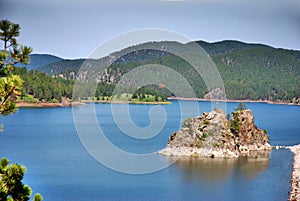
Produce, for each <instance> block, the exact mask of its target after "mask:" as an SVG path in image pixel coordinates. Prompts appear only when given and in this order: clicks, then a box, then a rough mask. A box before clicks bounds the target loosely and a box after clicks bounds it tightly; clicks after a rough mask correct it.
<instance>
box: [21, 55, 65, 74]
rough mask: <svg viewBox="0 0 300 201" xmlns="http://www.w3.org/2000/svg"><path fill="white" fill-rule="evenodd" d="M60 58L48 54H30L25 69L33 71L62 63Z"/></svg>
mask: <svg viewBox="0 0 300 201" xmlns="http://www.w3.org/2000/svg"><path fill="white" fill-rule="evenodd" d="M62 60H63V59H62V58H59V57H57V56H53V55H49V54H31V55H30V64H29V65H26V66H25V67H26V68H27V70H35V69H38V68H40V67H42V66H45V65H48V64H51V63H54V62H58V61H62ZM17 67H23V65H17Z"/></svg>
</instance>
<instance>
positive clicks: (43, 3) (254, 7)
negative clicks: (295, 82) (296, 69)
mask: <svg viewBox="0 0 300 201" xmlns="http://www.w3.org/2000/svg"><path fill="white" fill-rule="evenodd" d="M0 19H8V20H10V21H13V22H15V23H18V24H20V26H21V27H22V29H21V35H20V37H19V42H20V43H21V44H25V45H28V46H30V47H33V49H34V53H39V54H42V53H43V54H53V55H56V56H59V57H62V58H69V59H73V58H86V57H89V55H90V54H91V53H92V52H93V50H95V49H96V48H97V47H99V46H100V45H101V44H103V43H105V42H107V41H108V40H110V39H111V38H114V37H116V36H118V35H120V34H123V33H126V32H130V31H133V30H139V29H145V28H155V29H164V30H170V31H173V32H176V33H179V34H181V35H184V36H186V37H187V38H189V39H190V40H204V41H207V42H216V41H221V40H239V41H243V42H249V43H263V44H267V45H270V46H272V47H276V48H285V49H294V50H300V1H299V0H247V1H246V0H0Z"/></svg>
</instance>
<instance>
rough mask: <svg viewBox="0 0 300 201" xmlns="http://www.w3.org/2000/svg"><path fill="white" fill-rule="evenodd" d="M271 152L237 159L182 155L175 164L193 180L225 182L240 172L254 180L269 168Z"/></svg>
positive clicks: (185, 175)
mask: <svg viewBox="0 0 300 201" xmlns="http://www.w3.org/2000/svg"><path fill="white" fill-rule="evenodd" d="M269 161H270V152H263V153H262V152H260V153H255V154H254V155H252V156H243V157H239V158H237V159H230V158H227V159H225V158H198V157H187V156H186V157H181V158H180V159H179V160H178V161H177V162H176V163H175V165H174V167H175V168H179V169H180V170H183V174H184V177H185V178H186V179H188V180H192V181H202V182H208V183H211V182H213V183H216V182H223V181H226V180H228V179H229V178H230V177H232V176H235V175H236V174H239V175H241V176H243V177H246V178H247V179H250V180H253V179H254V178H255V177H257V175H258V174H259V173H261V172H264V171H266V170H268V168H269Z"/></svg>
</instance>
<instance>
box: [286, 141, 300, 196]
mask: <svg viewBox="0 0 300 201" xmlns="http://www.w3.org/2000/svg"><path fill="white" fill-rule="evenodd" d="M288 148H289V149H290V150H291V151H292V152H293V153H294V154H295V156H294V165H293V173H292V179H291V184H292V191H291V192H290V198H289V201H300V144H298V145H295V146H291V147H288Z"/></svg>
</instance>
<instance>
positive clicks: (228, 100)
mask: <svg viewBox="0 0 300 201" xmlns="http://www.w3.org/2000/svg"><path fill="white" fill-rule="evenodd" d="M168 100H186V101H211V102H233V103H239V102H245V103H268V104H274V105H294V106H300V104H293V103H287V102H284V101H268V100H251V99H246V100H235V99H226V100H215V99H214V100H212V99H205V98H183V97H168Z"/></svg>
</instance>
